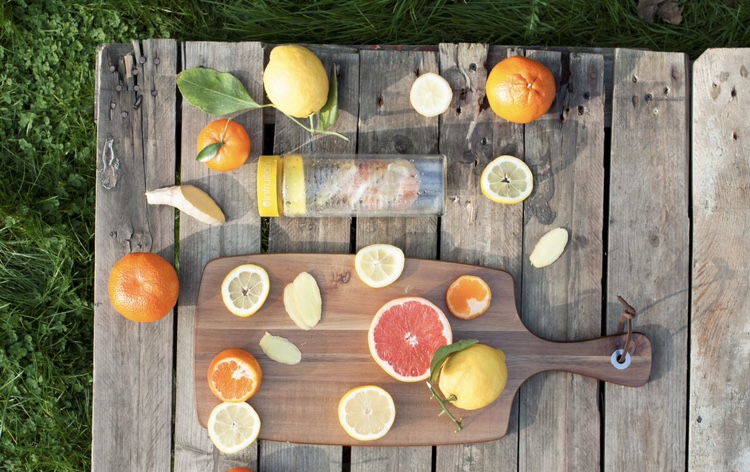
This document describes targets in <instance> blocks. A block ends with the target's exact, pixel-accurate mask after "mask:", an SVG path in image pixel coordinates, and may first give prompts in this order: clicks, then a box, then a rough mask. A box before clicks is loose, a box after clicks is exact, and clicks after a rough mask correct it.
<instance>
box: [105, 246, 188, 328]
mask: <svg viewBox="0 0 750 472" xmlns="http://www.w3.org/2000/svg"><path fill="white" fill-rule="evenodd" d="M108 289H109V299H110V301H111V302H112V306H113V307H114V308H115V310H117V312H118V313H120V314H121V315H122V316H124V317H125V318H127V319H129V320H132V321H139V322H151V321H157V320H160V319H162V318H164V317H165V316H167V315H168V314H169V312H170V311H171V310H172V308H173V307H174V306H175V304H176V303H177V296H178V295H179V293H180V281H179V279H178V278H177V272H175V270H174V267H172V264H170V263H169V262H167V261H166V260H165V259H164V258H163V257H161V256H160V255H158V254H155V253H153V252H132V253H130V254H127V255H125V256H124V257H122V259H120V260H119V261H117V262H116V263H115V265H114V267H112V272H110V274H109V282H108Z"/></svg>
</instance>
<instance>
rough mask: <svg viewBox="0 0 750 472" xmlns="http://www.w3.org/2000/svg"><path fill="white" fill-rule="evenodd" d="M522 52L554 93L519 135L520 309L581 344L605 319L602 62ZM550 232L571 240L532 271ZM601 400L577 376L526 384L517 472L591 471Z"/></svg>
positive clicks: (543, 377) (535, 328)
mask: <svg viewBox="0 0 750 472" xmlns="http://www.w3.org/2000/svg"><path fill="white" fill-rule="evenodd" d="M526 55H527V57H530V58H532V59H535V60H538V61H540V62H542V63H543V64H545V65H546V66H547V67H548V68H549V69H550V70H551V71H552V72H553V74H554V75H555V77H556V79H557V80H558V83H559V84H560V86H559V88H558V91H557V97H556V100H555V103H553V105H552V108H551V109H550V111H549V112H548V113H547V114H546V115H544V116H543V117H542V118H540V119H538V120H536V121H534V122H532V123H529V124H528V125H526V129H525V131H526V133H525V137H524V140H525V146H524V148H525V150H526V159H525V160H526V163H527V164H528V165H529V167H530V168H531V169H532V171H533V172H534V191H533V193H532V195H531V196H530V197H529V198H528V199H527V200H526V201H525V202H524V221H525V224H524V248H525V249H524V254H525V255H526V257H524V258H523V261H524V267H523V301H522V310H521V312H522V313H523V320H524V323H525V324H526V325H527V326H528V328H529V330H530V331H532V332H533V333H535V334H537V335H539V336H541V337H543V338H545V339H554V340H558V341H573V340H576V339H588V338H591V337H595V336H597V335H599V334H600V333H601V319H602V317H601V308H602V304H601V297H602V285H601V280H602V277H603V265H602V258H603V253H604V251H603V244H602V224H603V222H602V220H603V212H604V208H603V193H604V166H603V159H604V101H605V97H604V83H603V78H604V60H603V58H602V56H600V55H593V54H579V53H572V54H570V55H569V56H568V55H563V56H562V57H561V54H560V53H557V52H548V51H545V52H541V51H527V53H526ZM563 71H566V72H567V74H566V75H567V77H565V78H562V77H561V74H562V73H563ZM557 227H563V228H565V229H566V230H567V231H568V233H569V238H570V239H569V242H568V246H567V248H566V251H565V252H564V253H563V255H562V256H561V258H560V259H558V260H557V261H556V262H555V263H554V264H552V265H550V266H548V267H545V268H541V269H539V268H535V267H533V266H532V265H531V264H530V262H529V259H528V254H530V252H531V251H532V250H533V248H534V245H535V244H536V242H537V241H538V240H539V238H541V237H542V236H543V235H544V234H545V233H547V232H548V231H550V230H552V229H554V228H557ZM598 396H599V386H598V383H597V382H596V381H595V380H593V379H588V378H585V377H581V376H577V375H572V374H565V373H553V372H549V373H543V374H540V375H537V376H536V377H533V378H531V379H530V380H529V381H527V382H526V383H525V384H524V385H523V386H522V387H521V392H520V395H519V399H520V427H519V429H520V433H519V436H520V440H519V470H549V471H553V470H559V471H564V470H581V471H583V470H598V468H599V455H600V454H599V449H600V444H599V429H600V417H599V405H598ZM540 444H544V445H545V448H540V447H539V445H540ZM547 448H550V449H552V450H556V451H566V453H565V454H562V455H557V454H549V450H548V449H547Z"/></svg>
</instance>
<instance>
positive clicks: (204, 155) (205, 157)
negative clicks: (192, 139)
mask: <svg viewBox="0 0 750 472" xmlns="http://www.w3.org/2000/svg"><path fill="white" fill-rule="evenodd" d="M221 144H222V143H213V144H209V145H208V146H206V147H204V148H203V149H201V152H199V153H198V155H197V156H196V157H195V160H196V161H198V162H206V161H210V160H211V159H213V158H214V157H216V154H218V153H219V149H221Z"/></svg>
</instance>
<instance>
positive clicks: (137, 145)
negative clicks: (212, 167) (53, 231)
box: [91, 40, 177, 471]
mask: <svg viewBox="0 0 750 472" xmlns="http://www.w3.org/2000/svg"><path fill="white" fill-rule="evenodd" d="M136 46H140V45H138V44H136ZM143 48H144V50H143V55H141V54H140V51H134V50H133V46H132V45H106V46H103V47H101V48H100V49H99V51H98V54H97V96H98V99H97V106H98V109H97V112H96V115H97V180H96V222H95V225H96V229H95V231H96V242H95V269H94V270H95V275H94V292H95V293H94V306H95V309H94V339H95V341H94V394H93V397H94V398H93V424H92V439H93V443H92V453H91V460H92V468H93V469H94V470H103V471H119V470H122V471H125V470H154V471H161V470H164V471H166V470H170V466H171V445H172V442H171V416H172V345H173V340H174V332H173V316H172V314H171V313H170V314H169V315H167V317H165V318H163V319H162V320H160V321H158V322H154V323H135V322H132V321H129V320H127V319H125V318H124V317H122V316H120V315H119V314H118V313H117V312H116V311H115V310H114V308H112V305H111V303H110V300H109V295H108V289H107V282H108V279H109V273H110V271H111V269H112V266H113V265H114V264H115V262H116V261H117V260H119V259H120V258H121V257H122V256H124V255H126V254H128V253H130V252H155V253H158V254H159V255H161V256H163V257H164V258H165V259H166V260H168V261H169V262H173V261H174V217H173V215H174V212H173V211H172V209H171V208H167V207H160V208H154V207H150V206H149V205H148V204H147V203H146V198H145V196H144V193H145V192H146V190H148V189H150V188H153V187H155V186H162V185H170V184H172V183H173V182H174V169H175V151H174V134H173V133H163V134H162V133H157V132H155V128H156V123H158V122H162V123H163V124H166V125H167V126H169V125H170V124H171V125H172V126H174V122H175V116H174V113H172V111H173V110H174V103H175V92H174V73H175V70H176V64H177V62H176V57H177V56H176V52H177V51H176V49H177V47H176V44H175V42H174V41H171V40H161V41H159V40H155V41H146V42H144V45H143ZM138 49H140V47H138ZM156 55H158V56H159V57H161V64H160V65H159V66H158V67H156V66H155V65H154V63H153V61H151V62H149V61H146V62H145V63H141V62H139V58H141V57H145V58H147V59H153V57H155V56H156ZM151 89H155V90H159V92H161V93H160V94H158V95H157V96H156V97H152V96H151V95H150V94H148V95H147V96H145V97H144V96H143V95H144V92H145V91H147V90H151ZM141 97H142V98H141ZM165 110H167V111H166V112H165Z"/></svg>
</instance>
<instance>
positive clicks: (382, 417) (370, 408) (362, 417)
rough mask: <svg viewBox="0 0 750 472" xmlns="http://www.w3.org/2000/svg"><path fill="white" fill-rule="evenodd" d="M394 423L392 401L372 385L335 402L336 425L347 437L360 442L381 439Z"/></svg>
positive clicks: (346, 394) (380, 389) (358, 389)
mask: <svg viewBox="0 0 750 472" xmlns="http://www.w3.org/2000/svg"><path fill="white" fill-rule="evenodd" d="M395 419H396V405H395V404H394V403H393V398H392V397H391V395H390V394H389V393H388V392H386V391H385V390H383V389H382V388H380V387H378V386H376V385H364V386H362V387H356V388H353V389H351V390H349V391H348V392H346V393H345V394H344V396H343V397H342V398H341V401H340V402H339V423H341V426H342V427H343V428H344V431H346V433H347V434H348V435H349V436H351V437H353V438H354V439H358V440H360V441H372V440H375V439H379V438H382V437H383V436H385V435H386V433H387V432H388V431H389V430H390V429H391V426H393V421H394V420H395Z"/></svg>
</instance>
